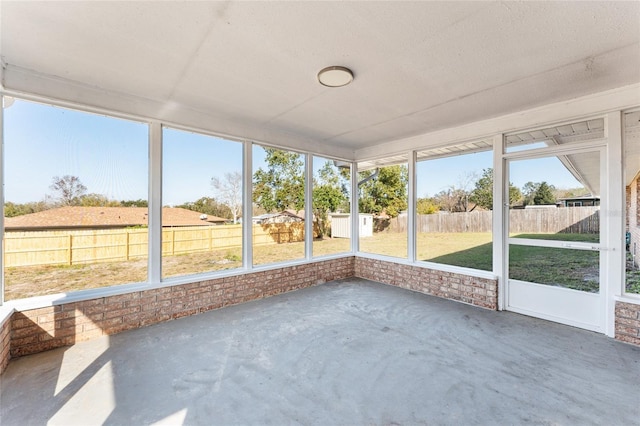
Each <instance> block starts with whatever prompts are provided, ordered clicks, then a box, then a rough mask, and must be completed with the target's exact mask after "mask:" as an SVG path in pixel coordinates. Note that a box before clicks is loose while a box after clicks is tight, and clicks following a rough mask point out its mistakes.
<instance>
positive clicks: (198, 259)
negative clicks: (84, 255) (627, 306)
mask: <svg viewBox="0 0 640 426" xmlns="http://www.w3.org/2000/svg"><path fill="white" fill-rule="evenodd" d="M522 236H526V237H528V238H536V237H540V235H522ZM544 238H545V239H550V238H553V239H558V238H561V239H567V240H571V241H589V239H590V238H592V237H589V236H585V235H581V234H562V235H558V234H545V235H544ZM406 247H407V242H406V234H403V233H390V232H382V233H376V234H374V236H373V237H368V238H362V239H361V241H360V249H361V251H364V252H369V253H378V254H384V255H389V256H396V257H406ZM417 247H418V250H417V254H418V258H419V259H420V260H425V261H429V262H436V263H442V264H447V265H456V266H463V267H468V268H475V269H480V270H485V271H490V270H491V267H492V261H491V256H492V249H491V234H490V233H430V234H426V233H420V234H418V240H417ZM349 248H350V241H349V240H347V239H339V238H334V239H324V240H316V241H314V243H313V254H314V256H323V255H328V254H334V253H343V252H346V251H348V250H349ZM253 251H254V263H255V264H256V265H263V264H269V263H275V262H280V261H284V260H296V259H302V258H303V257H304V242H296V243H287V244H271V245H262V246H256V247H254V250H253ZM597 255H598V253H597V252H591V251H579V250H565V249H548V248H539V247H526V246H512V247H511V249H510V261H509V266H510V276H511V277H512V278H517V279H520V280H525V281H532V282H540V283H546V284H550V285H560V286H564V287H568V288H574V289H578V290H583V291H591V292H593V291H597V288H598V274H597V272H598V263H597ZM241 256H242V253H241V250H240V249H239V248H237V249H226V250H221V251H213V252H202V253H193V254H185V255H178V256H165V257H163V277H173V276H180V275H189V274H196V273H204V272H209V271H217V270H224V269H233V268H238V267H240V266H241V265H242V260H241V259H242V258H241ZM146 274H147V260H146V259H139V260H134V261H126V262H124V261H123V262H112V263H93V264H86V265H73V266H30V267H15V268H7V269H6V271H5V287H6V288H5V295H6V300H13V299H19V298H24V297H31V296H37V295H44V294H53V293H61V292H70V291H76V290H82V289H88V288H97V287H107V286H111V285H117V284H124V283H131V282H142V281H145V280H146ZM627 290H628V291H632V292H640V273H638V271H628V273H627Z"/></svg>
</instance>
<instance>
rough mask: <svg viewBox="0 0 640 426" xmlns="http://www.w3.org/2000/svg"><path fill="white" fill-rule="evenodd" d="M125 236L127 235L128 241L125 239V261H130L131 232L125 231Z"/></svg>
mask: <svg viewBox="0 0 640 426" xmlns="http://www.w3.org/2000/svg"><path fill="white" fill-rule="evenodd" d="M125 235H126V237H125V238H126V239H125V245H124V246H125V255H124V258H125V260H129V231H128V230H125Z"/></svg>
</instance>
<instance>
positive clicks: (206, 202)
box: [176, 197, 233, 219]
mask: <svg viewBox="0 0 640 426" xmlns="http://www.w3.org/2000/svg"><path fill="white" fill-rule="evenodd" d="M176 207H179V208H182V209H187V210H192V211H194V212H198V213H204V214H208V215H211V216H218V217H223V218H225V219H231V218H232V216H233V215H232V213H231V210H230V209H229V207H228V206H227V205H225V204H222V203H219V202H218V201H217V200H216V199H215V198H211V197H201V198H198V199H197V200H196V201H193V202H188V203H184V204H181V205H179V206H176Z"/></svg>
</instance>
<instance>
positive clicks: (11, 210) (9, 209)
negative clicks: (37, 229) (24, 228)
mask: <svg viewBox="0 0 640 426" xmlns="http://www.w3.org/2000/svg"><path fill="white" fill-rule="evenodd" d="M50 208H51V206H50V205H49V204H47V203H46V202H45V201H34V202H30V203H25V204H16V203H12V202H11V201H8V202H6V203H5V204H4V216H5V217H15V216H21V215H23V214H30V213H37V212H41V211H44V210H48V209H50Z"/></svg>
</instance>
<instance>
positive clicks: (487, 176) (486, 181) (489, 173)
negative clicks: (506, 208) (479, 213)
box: [469, 168, 522, 210]
mask: <svg viewBox="0 0 640 426" xmlns="http://www.w3.org/2000/svg"><path fill="white" fill-rule="evenodd" d="M475 186H476V187H475V189H474V190H473V191H472V192H471V196H470V197H469V199H470V200H471V202H473V203H475V204H476V205H478V206H480V207H483V208H485V209H487V210H492V209H493V169H492V168H488V169H484V170H482V176H480V179H478V180H477V181H476V184H475ZM521 198H522V193H521V192H520V189H518V187H517V186H514V185H513V184H512V183H511V182H509V205H513V204H515V203H517V202H518V201H520V199H521Z"/></svg>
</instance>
